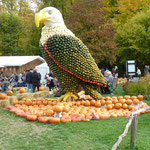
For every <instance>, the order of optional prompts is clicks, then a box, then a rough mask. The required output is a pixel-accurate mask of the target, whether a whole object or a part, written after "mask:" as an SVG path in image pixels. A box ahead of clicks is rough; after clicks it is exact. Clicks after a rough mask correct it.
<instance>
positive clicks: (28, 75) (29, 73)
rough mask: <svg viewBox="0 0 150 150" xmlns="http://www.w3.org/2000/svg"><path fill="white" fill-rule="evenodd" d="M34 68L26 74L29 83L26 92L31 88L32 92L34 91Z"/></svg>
mask: <svg viewBox="0 0 150 150" xmlns="http://www.w3.org/2000/svg"><path fill="white" fill-rule="evenodd" d="M32 71H33V69H30V71H29V72H28V73H27V75H26V83H27V90H26V93H27V92H28V91H29V89H31V93H33V85H32V79H33V75H32V74H33V73H32Z"/></svg>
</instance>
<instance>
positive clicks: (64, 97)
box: [57, 92, 79, 102]
mask: <svg viewBox="0 0 150 150" xmlns="http://www.w3.org/2000/svg"><path fill="white" fill-rule="evenodd" d="M70 97H72V98H73V99H74V100H77V99H78V98H79V96H78V95H77V94H76V93H75V92H66V93H65V95H63V96H61V97H59V98H58V99H57V101H58V102H61V101H64V102H66V101H67V99H68V98H70Z"/></svg>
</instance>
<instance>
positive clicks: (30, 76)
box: [0, 69, 59, 93]
mask: <svg viewBox="0 0 150 150" xmlns="http://www.w3.org/2000/svg"><path fill="white" fill-rule="evenodd" d="M41 84H43V86H47V87H49V90H50V91H51V90H53V89H54V87H59V84H58V81H57V78H56V77H55V76H54V74H53V72H52V71H50V73H46V75H45V78H44V80H43V81H41V74H40V73H39V72H37V70H36V69H30V70H26V71H25V72H24V73H21V72H20V73H18V74H17V73H13V72H12V73H11V75H10V76H9V75H6V76H4V75H3V72H1V73H0V91H2V92H4V93H6V92H7V89H8V87H13V88H14V87H27V89H26V92H29V90H30V91H31V93H34V92H35V89H36V88H37V90H38V91H39V87H40V86H41Z"/></svg>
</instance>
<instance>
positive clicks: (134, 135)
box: [130, 114, 138, 147]
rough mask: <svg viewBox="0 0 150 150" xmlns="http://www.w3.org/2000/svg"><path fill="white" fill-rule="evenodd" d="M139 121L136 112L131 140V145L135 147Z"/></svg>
mask: <svg viewBox="0 0 150 150" xmlns="http://www.w3.org/2000/svg"><path fill="white" fill-rule="evenodd" d="M137 122H138V117H137V115H136V114H135V115H134V117H133V120H132V125H131V141H130V147H134V146H135V144H136V128H137Z"/></svg>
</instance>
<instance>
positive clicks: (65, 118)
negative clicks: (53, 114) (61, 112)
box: [60, 116, 71, 122]
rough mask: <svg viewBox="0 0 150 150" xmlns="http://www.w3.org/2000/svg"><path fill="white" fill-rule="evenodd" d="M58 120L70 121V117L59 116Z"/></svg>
mask: <svg viewBox="0 0 150 150" xmlns="http://www.w3.org/2000/svg"><path fill="white" fill-rule="evenodd" d="M60 121H61V122H71V117H69V116H66V117H61V118H60Z"/></svg>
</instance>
